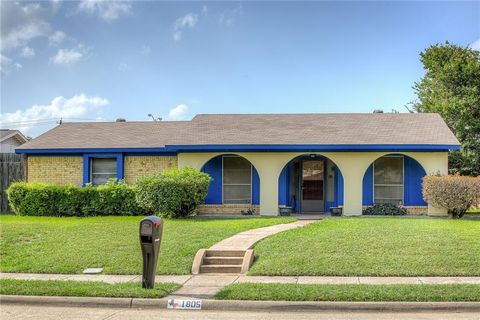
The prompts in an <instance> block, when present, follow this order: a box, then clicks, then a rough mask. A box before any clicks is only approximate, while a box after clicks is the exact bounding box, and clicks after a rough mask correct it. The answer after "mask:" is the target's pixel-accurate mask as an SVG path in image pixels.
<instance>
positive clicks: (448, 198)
mask: <svg viewBox="0 0 480 320" xmlns="http://www.w3.org/2000/svg"><path fill="white" fill-rule="evenodd" d="M423 198H424V200H425V201H427V202H428V203H430V204H432V205H433V206H436V207H442V208H445V209H447V210H448V212H449V213H450V214H451V215H452V217H454V218H461V217H463V215H464V214H465V212H467V210H468V209H470V208H471V207H473V206H477V205H478V204H479V203H480V177H476V178H474V177H464V176H426V177H424V178H423Z"/></svg>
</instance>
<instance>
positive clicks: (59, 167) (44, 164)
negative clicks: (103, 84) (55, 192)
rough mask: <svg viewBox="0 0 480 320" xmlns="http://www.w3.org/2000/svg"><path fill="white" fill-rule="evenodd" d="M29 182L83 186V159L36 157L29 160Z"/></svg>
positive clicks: (74, 157)
mask: <svg viewBox="0 0 480 320" xmlns="http://www.w3.org/2000/svg"><path fill="white" fill-rule="evenodd" d="M27 181H28V182H43V183H51V184H69V183H72V184H74V185H78V186H81V185H82V183H83V158H82V157H79V156H72V157H57V156H54V157H35V156H29V157H28V158H27Z"/></svg>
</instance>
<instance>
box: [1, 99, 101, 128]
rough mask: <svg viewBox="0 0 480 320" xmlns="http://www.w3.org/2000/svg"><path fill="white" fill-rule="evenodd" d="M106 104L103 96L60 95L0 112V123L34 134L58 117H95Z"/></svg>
mask: <svg viewBox="0 0 480 320" xmlns="http://www.w3.org/2000/svg"><path fill="white" fill-rule="evenodd" d="M108 104H109V101H108V100H107V99H105V98H101V97H91V96H86V95H84V94H80V95H75V96H73V97H71V98H69V99H67V98H64V97H61V96H60V97H56V98H54V99H53V100H52V101H51V102H50V103H49V104H46V105H33V106H31V107H30V108H27V109H25V110H17V111H15V112H11V113H0V123H1V124H2V127H8V128H11V129H20V130H22V131H23V132H27V133H29V134H34V133H39V130H45V129H48V128H50V127H52V126H53V125H55V121H56V120H59V119H66V120H69V119H70V120H75V121H78V120H82V119H83V118H89V119H90V118H92V119H93V118H97V117H98V116H99V115H100V114H101V112H102V109H103V107H104V106H106V105H108ZM85 120H86V119H85ZM49 121H50V122H49ZM42 124H43V125H42ZM39 125H40V127H41V128H40V127H39Z"/></svg>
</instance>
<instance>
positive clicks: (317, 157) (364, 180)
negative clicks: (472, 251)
mask: <svg viewBox="0 0 480 320" xmlns="http://www.w3.org/2000/svg"><path fill="white" fill-rule="evenodd" d="M385 156H388V157H392V158H393V157H398V158H399V159H402V160H401V161H400V160H398V161H388V162H386V163H383V173H384V175H383V176H380V175H379V173H378V172H380V170H379V169H378V168H377V173H376V172H375V171H374V164H375V161H377V160H378V159H382V158H385ZM226 158H231V159H228V160H225V159H226ZM235 158H236V160H235ZM239 159H244V161H242V160H239ZM400 163H401V171H399V170H400V167H399V165H400ZM178 166H179V167H180V168H182V167H187V166H189V167H193V168H196V169H198V170H202V171H204V172H207V173H209V174H210V175H211V176H212V178H213V182H212V185H211V186H210V190H209V193H208V195H207V205H208V206H227V207H229V206H230V207H237V208H244V209H242V210H248V208H250V207H251V208H254V210H255V209H256V210H258V212H255V213H260V214H261V215H278V214H279V208H282V207H290V208H291V209H292V211H294V212H300V213H305V212H314V213H322V212H328V211H329V210H330V208H332V207H337V206H341V207H342V208H343V214H344V215H347V216H355V215H361V214H362V208H363V207H364V206H366V205H371V204H373V203H378V202H391V201H397V204H400V205H404V206H413V207H420V206H427V205H428V204H426V203H425V202H423V199H421V178H422V177H423V176H424V175H425V174H437V173H439V174H446V173H447V171H448V159H447V152H403V151H398V150H386V151H372V152H348V151H340V152H308V153H307V152H234V153H228V152H223V153H222V152H189V153H178ZM378 167H379V168H380V165H378ZM395 168H397V169H395ZM393 169H395V170H397V171H396V172H395V173H394V174H392V172H393V171H392V170H393ZM375 176H376V177H377V183H375ZM381 179H384V180H385V181H383V182H384V183H382V181H381ZM390 180H392V181H393V183H390V182H392V181H390ZM396 180H398V181H396ZM389 197H391V198H392V199H389ZM238 213H240V212H238ZM428 214H429V215H446V212H445V210H443V209H441V208H435V207H433V206H431V205H428Z"/></svg>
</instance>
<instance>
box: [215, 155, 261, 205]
mask: <svg viewBox="0 0 480 320" xmlns="http://www.w3.org/2000/svg"><path fill="white" fill-rule="evenodd" d="M225 158H243V157H241V156H235V155H233V156H222V204H250V205H251V204H252V201H253V165H252V164H251V163H250V161H248V160H247V159H245V158H243V159H245V160H246V161H248V162H249V163H250V202H245V203H225V197H224V195H225V179H224V178H223V173H224V165H223V162H224V159H225ZM227 186H248V184H246V183H232V184H227ZM229 200H241V199H229Z"/></svg>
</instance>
